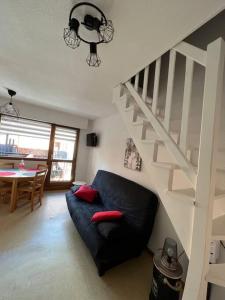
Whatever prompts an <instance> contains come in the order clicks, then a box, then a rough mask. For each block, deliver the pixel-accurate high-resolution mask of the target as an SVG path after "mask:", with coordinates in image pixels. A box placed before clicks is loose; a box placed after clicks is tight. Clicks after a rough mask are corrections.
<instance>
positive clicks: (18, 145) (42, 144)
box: [0, 116, 51, 159]
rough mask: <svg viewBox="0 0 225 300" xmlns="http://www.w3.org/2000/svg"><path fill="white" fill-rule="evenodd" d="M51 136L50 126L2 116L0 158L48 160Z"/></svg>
mask: <svg viewBox="0 0 225 300" xmlns="http://www.w3.org/2000/svg"><path fill="white" fill-rule="evenodd" d="M50 134H51V125H50V124H46V123H42V122H38V121H31V120H25V119H20V118H19V119H18V118H14V117H8V116H2V117H1V125H0V156H4V157H5V156H11V157H19V158H39V159H47V158H48V149H49V142H50Z"/></svg>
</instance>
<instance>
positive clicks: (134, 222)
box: [66, 170, 158, 276]
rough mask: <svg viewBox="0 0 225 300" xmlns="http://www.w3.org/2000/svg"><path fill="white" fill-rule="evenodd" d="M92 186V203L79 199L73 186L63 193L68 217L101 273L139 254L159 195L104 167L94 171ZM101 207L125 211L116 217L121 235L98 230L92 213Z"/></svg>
mask: <svg viewBox="0 0 225 300" xmlns="http://www.w3.org/2000/svg"><path fill="white" fill-rule="evenodd" d="M91 186H92V187H93V188H95V189H97V190H98V198H97V199H96V201H94V203H92V204H89V203H87V202H85V201H82V200H79V199H78V198H77V197H76V196H74V195H73V191H72V190H71V191H69V192H67V193H66V200H67V205H68V209H69V212H70V215H71V218H72V220H73V222H74V224H75V226H76V228H77V230H78V232H79V233H80V235H81V237H82V238H83V240H84V242H85V243H86V245H87V247H88V248H89V250H90V252H91V254H92V257H93V259H94V261H95V263H96V266H97V268H98V273H99V275H100V276H102V275H103V274H104V273H105V271H106V270H108V269H110V268H112V267H113V266H115V265H118V264H120V263H122V262H123V261H125V260H127V259H129V258H132V257H135V256H138V255H140V254H141V252H142V250H143V249H144V248H145V246H146V244H147V242H148V240H149V238H150V235H151V232H152V228H153V224H154V219H155V214H156V210H157V205H158V199H157V196H156V195H155V194H154V193H153V192H151V191H149V190H147V189H146V188H144V187H142V186H140V185H139V184H137V183H135V182H133V181H130V180H127V179H126V178H123V177H121V176H118V175H116V174H113V173H110V172H107V171H103V170H99V171H98V172H97V175H96V176H95V179H94V181H93V183H92V185H91ZM103 210H120V211H122V212H123V213H124V217H123V219H122V220H121V221H119V222H121V225H119V226H121V231H120V230H119V231H120V232H122V233H123V234H122V235H120V234H119V235H118V236H115V237H114V238H113V239H107V238H105V237H103V236H102V234H100V232H99V228H98V226H99V224H100V223H98V224H96V223H93V222H91V217H92V215H93V214H94V213H95V212H98V211H103ZM105 224H106V223H105ZM106 225H107V224H106ZM101 226H102V227H104V223H102V224H101ZM103 229H104V228H103ZM119 229H120V228H119Z"/></svg>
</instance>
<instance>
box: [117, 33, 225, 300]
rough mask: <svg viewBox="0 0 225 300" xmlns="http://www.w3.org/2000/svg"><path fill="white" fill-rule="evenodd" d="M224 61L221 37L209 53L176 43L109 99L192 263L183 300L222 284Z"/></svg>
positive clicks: (197, 298)
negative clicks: (214, 257) (217, 247)
mask: <svg viewBox="0 0 225 300" xmlns="http://www.w3.org/2000/svg"><path fill="white" fill-rule="evenodd" d="M224 63H225V42H224V41H223V39H221V38H219V39H217V40H216V41H214V42H213V43H211V44H209V45H208V47H207V50H206V51H204V50H202V49H199V48H197V47H194V46H192V45H190V44H188V43H186V42H181V43H179V44H178V45H176V46H175V47H174V48H172V49H171V50H170V51H168V52H167V53H166V54H164V55H163V56H161V57H159V58H157V59H156V60H155V61H154V62H152V63H151V64H150V65H148V66H146V67H145V68H144V69H143V70H141V71H140V72H138V73H137V74H135V75H134V76H133V77H132V78H130V79H129V80H128V81H127V82H124V83H121V84H120V85H118V86H117V87H115V88H114V100H113V101H114V103H115V105H116V106H117V109H118V111H119V113H120V115H121V118H122V119H123V121H124V123H125V125H126V127H127V130H128V132H129V134H130V136H131V137H132V138H133V140H134V142H135V144H136V147H137V149H138V151H139V153H140V155H141V157H142V159H143V161H144V163H145V165H146V167H147V169H148V171H149V176H150V178H151V182H152V183H153V184H154V188H155V191H156V192H157V193H158V195H159V198H160V199H161V203H162V205H163V206H164V208H165V210H166V212H167V214H168V216H169V218H170V220H171V222H172V224H173V226H174V229H175V231H176V233H177V236H178V237H179V239H180V242H181V244H182V246H183V248H184V250H185V252H186V254H187V256H188V258H189V267H188V273H187V278H186V283H185V289H184V294H183V298H182V299H183V300H205V299H206V293H207V284H208V282H211V283H215V284H217V285H220V286H224V287H225V264H215V265H210V264H209V255H210V243H211V241H212V240H225V211H224V209H223V211H224V214H221V211H222V206H223V207H224V205H223V203H224V202H223V200H224V201H225V190H224V189H225V188H224V184H223V182H224V179H225V167H224V165H225V164H222V163H221V162H225V144H223V142H221V141H222V139H221V137H222V135H223V131H222V130H221V128H222V125H221V109H222V104H223V100H224ZM196 82H197V83H196ZM224 140H225V139H224ZM221 178H222V179H221Z"/></svg>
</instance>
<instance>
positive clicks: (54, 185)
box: [0, 113, 80, 189]
mask: <svg viewBox="0 0 225 300" xmlns="http://www.w3.org/2000/svg"><path fill="white" fill-rule="evenodd" d="M2 116H7V117H13V116H10V115H6V114H1V113H0V126H1V118H2ZM18 119H22V120H28V121H34V122H40V123H44V124H48V125H50V126H51V131H50V137H49V147H48V157H47V158H32V157H27V158H26V157H23V158H22V159H23V160H24V161H43V162H46V163H47V165H48V166H49V171H48V175H47V178H46V186H47V188H48V189H60V188H64V187H65V188H67V187H69V186H71V183H72V182H73V181H74V180H75V176H76V166H77V153H78V146H79V138H80V129H79V128H77V127H71V126H66V125H61V124H56V123H51V122H46V121H40V120H37V119H31V118H24V117H19V118H18ZM56 127H62V128H66V129H71V130H75V131H76V132H77V134H76V141H75V143H74V152H73V159H71V160H63V159H62V160H61V159H57V160H55V159H52V157H51V156H52V153H53V149H54V136H55V128H56ZM3 159H4V160H21V157H16V156H0V160H3ZM56 161H62V162H63V161H65V162H68V163H72V170H71V174H72V176H71V180H70V181H68V182H50V175H51V164H52V162H56Z"/></svg>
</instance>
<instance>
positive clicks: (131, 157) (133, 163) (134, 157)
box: [124, 138, 142, 171]
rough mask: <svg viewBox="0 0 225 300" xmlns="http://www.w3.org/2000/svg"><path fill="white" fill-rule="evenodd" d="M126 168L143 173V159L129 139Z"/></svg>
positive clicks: (126, 151) (125, 160)
mask: <svg viewBox="0 0 225 300" xmlns="http://www.w3.org/2000/svg"><path fill="white" fill-rule="evenodd" d="M124 167H125V168H128V169H131V170H136V171H141V167H142V159H141V157H140V154H139V153H138V151H137V148H136V146H135V144H134V141H133V139H132V138H128V139H127V144H126V150H125V158H124Z"/></svg>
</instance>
